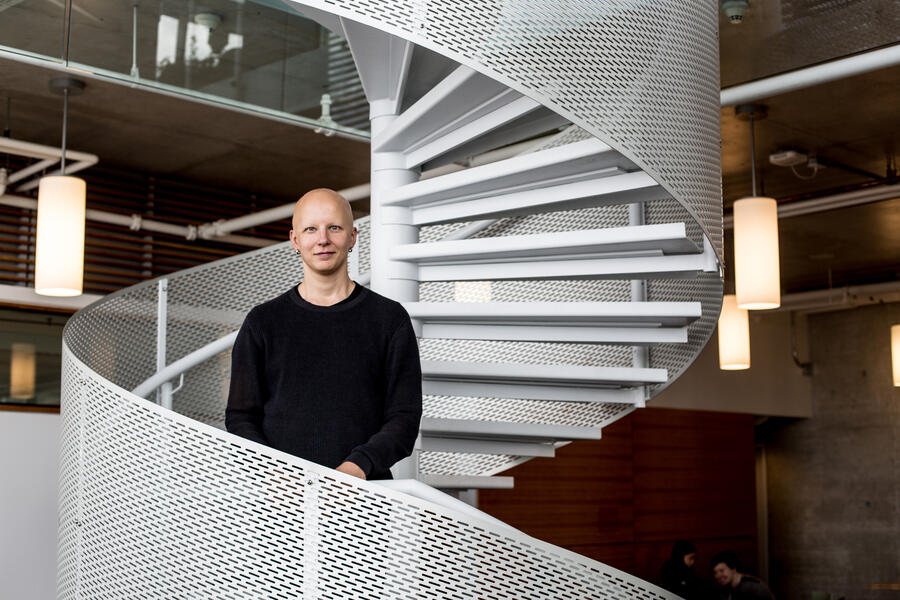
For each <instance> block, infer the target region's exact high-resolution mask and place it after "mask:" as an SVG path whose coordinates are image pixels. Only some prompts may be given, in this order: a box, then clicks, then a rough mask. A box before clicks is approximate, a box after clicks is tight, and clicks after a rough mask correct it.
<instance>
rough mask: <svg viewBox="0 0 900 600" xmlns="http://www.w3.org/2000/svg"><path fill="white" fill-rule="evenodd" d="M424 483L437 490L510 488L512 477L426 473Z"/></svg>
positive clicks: (512, 482) (511, 486)
mask: <svg viewBox="0 0 900 600" xmlns="http://www.w3.org/2000/svg"><path fill="white" fill-rule="evenodd" d="M424 479H425V483H426V484H427V485H430V486H431V487H433V488H437V489H439V490H451V489H453V490H473V489H479V490H511V489H512V488H513V486H514V481H513V478H512V477H481V476H477V475H428V474H427V473H426V474H425V476H424Z"/></svg>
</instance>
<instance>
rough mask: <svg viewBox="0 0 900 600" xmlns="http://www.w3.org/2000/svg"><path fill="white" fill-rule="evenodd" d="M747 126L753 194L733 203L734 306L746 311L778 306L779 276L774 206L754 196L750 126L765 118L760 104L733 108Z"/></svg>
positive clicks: (766, 198)
mask: <svg viewBox="0 0 900 600" xmlns="http://www.w3.org/2000/svg"><path fill="white" fill-rule="evenodd" d="M735 114H736V115H737V117H738V118H739V119H742V120H747V121H749V123H750V172H751V179H752V182H753V194H752V196H750V197H749V198H741V199H740V200H738V201H736V202H735V203H734V279H735V295H736V296H737V305H738V306H739V307H740V308H743V309H746V310H767V309H772V308H778V307H779V306H781V273H780V268H779V261H778V204H777V203H776V202H775V199H774V198H768V197H765V196H758V195H757V193H756V140H755V138H754V128H753V123H754V121H755V120H758V119H762V118H764V117H765V116H766V107H765V106H762V105H760V104H742V105H740V106H738V107H737V108H736V109H735Z"/></svg>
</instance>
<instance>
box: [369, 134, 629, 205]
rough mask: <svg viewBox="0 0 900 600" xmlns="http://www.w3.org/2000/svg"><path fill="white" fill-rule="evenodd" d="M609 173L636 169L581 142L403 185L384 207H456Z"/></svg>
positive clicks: (593, 142)
mask: <svg viewBox="0 0 900 600" xmlns="http://www.w3.org/2000/svg"><path fill="white" fill-rule="evenodd" d="M610 168H617V169H619V170H620V171H624V170H631V169H636V167H635V166H634V165H633V163H631V162H630V161H628V160H627V159H625V158H624V157H622V156H621V155H620V154H618V153H617V152H614V151H613V150H612V149H611V148H610V147H609V146H608V145H606V144H604V143H603V142H601V141H600V140H597V139H590V140H583V141H579V142H575V143H573V144H567V145H565V146H560V147H557V148H550V149H548V150H541V151H539V152H533V153H530V154H524V155H521V156H514V157H512V158H507V159H505V160H501V161H497V162H493V163H490V164H487V165H482V166H478V167H472V168H470V169H465V170H463V171H457V172H455V173H450V174H447V175H442V176H440V177H434V178H431V179H426V180H423V181H417V182H414V183H410V184H407V185H403V186H400V187H398V188H396V189H394V190H391V191H390V192H388V193H387V194H386V195H385V199H384V204H385V205H402V206H417V205H423V204H431V203H434V202H440V201H446V200H454V201H457V202H458V201H461V200H465V199H474V198H478V197H483V196H486V195H492V194H493V195H497V194H502V193H510V192H513V191H516V190H519V191H521V190H522V189H530V188H533V187H539V188H544V187H547V186H549V185H552V184H558V183H563V182H566V181H567V180H571V181H577V180H583V179H585V178H586V177H587V176H588V174H590V173H595V172H598V171H602V170H604V169H610ZM567 178H574V179H567Z"/></svg>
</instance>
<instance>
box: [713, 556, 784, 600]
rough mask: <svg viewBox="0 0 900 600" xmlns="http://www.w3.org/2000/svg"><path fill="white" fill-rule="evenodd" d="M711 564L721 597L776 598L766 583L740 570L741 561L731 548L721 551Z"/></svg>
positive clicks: (732, 599)
mask: <svg viewBox="0 0 900 600" xmlns="http://www.w3.org/2000/svg"><path fill="white" fill-rule="evenodd" d="M709 565H710V567H711V568H712V570H713V578H714V579H715V580H716V583H718V584H719V591H720V595H721V598H723V599H725V600H757V599H758V600H775V596H773V595H772V592H770V591H769V588H768V587H767V586H766V584H765V583H763V582H762V581H760V580H759V579H757V578H756V577H753V576H752V575H747V574H746V573H741V572H740V567H741V563H740V561H739V560H738V557H737V554H735V553H734V552H732V551H731V550H725V551H723V552H719V553H718V554H716V555H715V556H713V557H712V560H710V561H709Z"/></svg>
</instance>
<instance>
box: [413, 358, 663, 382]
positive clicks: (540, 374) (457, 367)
mask: <svg viewBox="0 0 900 600" xmlns="http://www.w3.org/2000/svg"><path fill="white" fill-rule="evenodd" d="M422 377H423V378H424V379H425V380H443V381H485V382H503V383H507V384H508V383H523V384H537V385H548V384H551V385H552V384H556V385H564V386H567V387H574V386H578V387H611V386H613V387H615V386H628V385H642V384H649V383H665V382H666V381H667V378H668V376H667V372H666V369H653V368H641V367H587V366H579V365H541V364H512V363H480V362H466V361H442V360H423V361H422Z"/></svg>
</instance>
